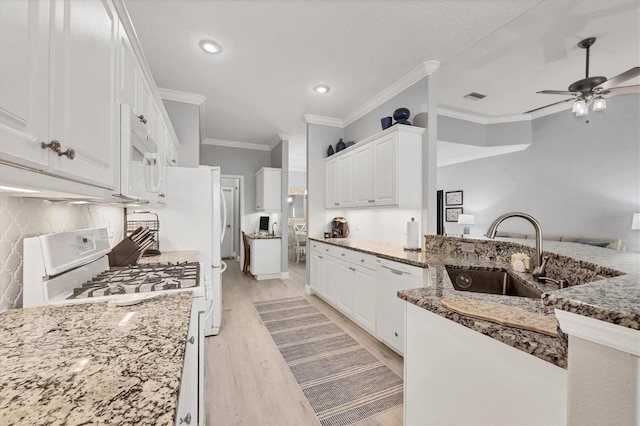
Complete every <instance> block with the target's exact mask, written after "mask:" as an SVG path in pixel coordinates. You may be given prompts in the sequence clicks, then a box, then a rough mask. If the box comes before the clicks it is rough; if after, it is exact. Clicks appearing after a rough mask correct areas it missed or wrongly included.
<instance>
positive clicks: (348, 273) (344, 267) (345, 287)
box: [335, 259, 355, 316]
mask: <svg viewBox="0 0 640 426" xmlns="http://www.w3.org/2000/svg"><path fill="white" fill-rule="evenodd" d="M353 271H355V268H354V267H353V264H352V263H351V262H346V261H344V260H340V259H338V260H336V276H335V280H336V285H337V298H336V305H337V306H338V309H340V310H341V311H342V312H343V313H345V314H347V315H349V316H351V315H353Z"/></svg>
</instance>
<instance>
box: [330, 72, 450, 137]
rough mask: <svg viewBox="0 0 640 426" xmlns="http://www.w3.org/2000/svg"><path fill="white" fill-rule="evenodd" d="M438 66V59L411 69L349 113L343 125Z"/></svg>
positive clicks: (372, 108)
mask: <svg viewBox="0 0 640 426" xmlns="http://www.w3.org/2000/svg"><path fill="white" fill-rule="evenodd" d="M438 68H440V62H438V61H426V62H423V63H422V64H420V65H418V66H417V67H416V68H414V69H413V70H411V71H409V72H408V73H407V74H405V75H404V76H403V77H401V78H400V79H399V80H398V81H396V82H395V83H393V84H392V85H391V86H389V87H387V88H386V89H384V90H383V91H382V92H380V93H378V94H377V95H376V96H374V97H373V98H371V99H369V100H368V101H367V102H365V103H364V104H363V105H361V106H360V107H359V108H358V109H356V110H355V111H353V112H352V113H351V114H349V115H347V116H346V117H345V118H344V119H343V120H342V122H343V127H344V126H348V125H349V124H351V123H353V122H354V121H356V120H358V119H359V118H362V117H364V116H365V115H366V114H367V113H369V112H371V111H373V110H374V109H376V108H377V107H379V106H380V105H382V104H383V103H385V102H386V101H388V100H389V99H391V98H393V97H394V96H397V95H398V94H400V93H401V92H402V91H404V90H406V89H408V88H409V87H411V86H412V85H414V84H415V83H417V82H418V81H420V80H422V79H423V78H425V77H426V76H428V75H431V74H433V73H434V72H436V71H437V70H438Z"/></svg>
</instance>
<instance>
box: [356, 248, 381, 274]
mask: <svg viewBox="0 0 640 426" xmlns="http://www.w3.org/2000/svg"><path fill="white" fill-rule="evenodd" d="M353 264H354V265H355V266H362V267H363V268H368V269H373V270H375V269H376V257H375V256H373V255H371V254H366V253H360V252H357V251H356V252H354V253H353Z"/></svg>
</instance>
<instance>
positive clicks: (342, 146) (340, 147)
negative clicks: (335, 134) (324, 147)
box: [336, 138, 347, 152]
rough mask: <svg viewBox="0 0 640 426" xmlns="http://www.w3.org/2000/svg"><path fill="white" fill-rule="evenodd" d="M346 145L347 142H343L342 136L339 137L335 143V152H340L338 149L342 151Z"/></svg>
mask: <svg viewBox="0 0 640 426" xmlns="http://www.w3.org/2000/svg"><path fill="white" fill-rule="evenodd" d="M346 147H347V144H345V143H344V142H343V141H342V138H340V140H339V141H338V143H337V144H336V152H340V151H342V150H343V149H345V148H346Z"/></svg>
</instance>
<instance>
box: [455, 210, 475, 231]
mask: <svg viewBox="0 0 640 426" xmlns="http://www.w3.org/2000/svg"><path fill="white" fill-rule="evenodd" d="M475 223H476V218H475V216H474V215H472V214H460V215H458V224H460V225H475ZM465 235H469V227H468V226H465V227H464V228H463V231H462V236H463V237H464V236H465Z"/></svg>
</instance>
